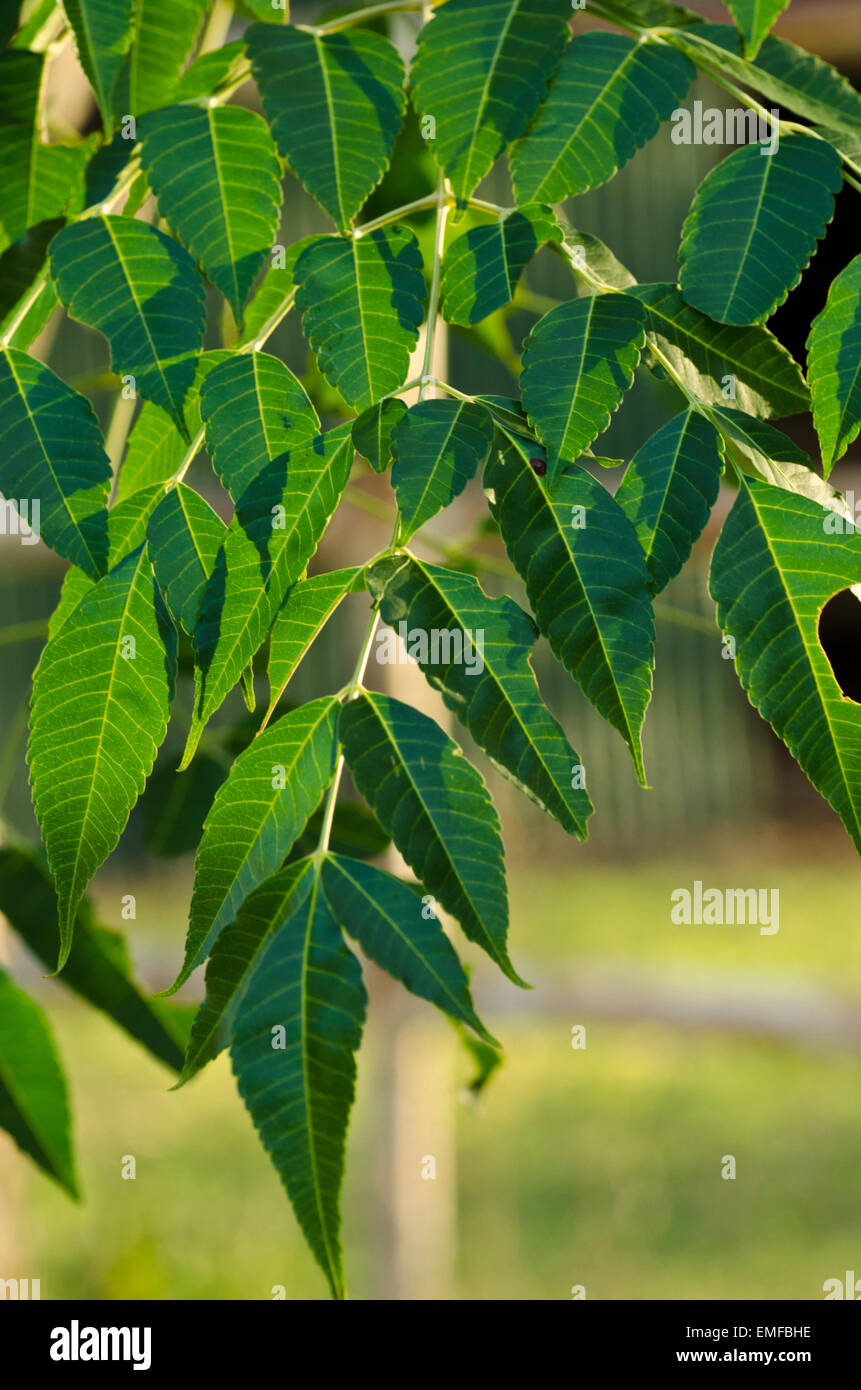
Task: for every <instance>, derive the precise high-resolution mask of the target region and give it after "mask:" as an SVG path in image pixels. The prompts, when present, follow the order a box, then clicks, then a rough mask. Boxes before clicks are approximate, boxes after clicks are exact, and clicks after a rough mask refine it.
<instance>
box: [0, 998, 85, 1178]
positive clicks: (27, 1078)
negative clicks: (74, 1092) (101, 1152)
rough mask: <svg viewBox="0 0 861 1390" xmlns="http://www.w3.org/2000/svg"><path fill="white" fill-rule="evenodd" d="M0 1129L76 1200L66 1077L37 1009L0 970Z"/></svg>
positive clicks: (52, 1040)
mask: <svg viewBox="0 0 861 1390" xmlns="http://www.w3.org/2000/svg"><path fill="white" fill-rule="evenodd" d="M0 1129H5V1130H6V1132H7V1133H8V1134H11V1136H12V1138H13V1139H14V1140H15V1143H16V1144H17V1145H18V1147H19V1149H21V1150H22V1152H24V1153H25V1154H27V1155H28V1156H29V1157H30V1158H32V1159H34V1160H35V1162H36V1163H38V1165H39V1167H40V1168H41V1169H43V1171H44V1172H46V1173H47V1174H48V1176H49V1177H52V1178H54V1180H55V1181H56V1182H58V1183H59V1184H60V1186H61V1187H62V1188H65V1190H66V1192H68V1194H69V1196H70V1197H74V1198H75V1199H77V1198H78V1196H79V1192H78V1179H77V1176H76V1174H75V1159H74V1155H73V1153H72V1132H71V1131H72V1122H71V1116H70V1114H69V1097H68V1093H67V1091H66V1079H65V1076H64V1075H63V1068H62V1065H61V1063H60V1058H59V1056H58V1055H57V1048H56V1045H55V1043H54V1039H53V1037H52V1035H51V1030H50V1028H49V1027H48V1021H47V1019H46V1018H45V1015H44V1014H43V1013H42V1010H41V1009H40V1008H39V1006H38V1005H37V1004H35V1003H34V1002H33V1000H32V999H31V998H30V997H29V995H26V994H25V993H24V991H23V990H21V989H18V988H17V987H16V986H15V985H14V984H13V983H12V981H11V980H10V978H9V976H8V975H7V974H6V972H5V970H0Z"/></svg>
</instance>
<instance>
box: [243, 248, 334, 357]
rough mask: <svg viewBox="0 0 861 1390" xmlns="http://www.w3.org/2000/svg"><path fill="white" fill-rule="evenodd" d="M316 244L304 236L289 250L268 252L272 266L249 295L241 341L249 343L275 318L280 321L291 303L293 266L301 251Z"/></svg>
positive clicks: (274, 249) (275, 249) (279, 249)
mask: <svg viewBox="0 0 861 1390" xmlns="http://www.w3.org/2000/svg"><path fill="white" fill-rule="evenodd" d="M316 240H317V237H316V236H305V237H302V238H301V240H300V241H294V243H293V245H292V246H287V247H284V246H281V245H278V244H276V245H275V246H273V248H272V263H271V265H270V266H269V269H268V270H267V271H266V274H265V275H264V276H263V279H262V280H261V281H260V284H259V286H258V288H257V289H256V290H255V291H254V294H253V295H252V297H251V299H250V301H249V304H248V308H247V309H246V310H245V316H244V318H243V320H242V332H243V338H244V340H245V341H246V342H249V343H251V342H253V341H254V339H255V338H256V337H258V335H259V334H260V333H261V332H262V331H263V330H264V328H265V327H266V326H267V325H268V324H269V323H270V321H271V320H272V319H273V317H274V316H275V315H276V314H277V315H279V316H280V317H282V318H283V316H284V314H285V313H286V309H285V305H287V306H288V307H289V304H290V303H291V302H292V301H291V300H290V295H291V294H292V292H293V288H294V285H293V271H294V268H295V266H296V262H297V261H298V259H299V257H300V256H301V254H302V252H303V251H304V250H305V247H306V246H311V245H313V243H314V242H315V241H316Z"/></svg>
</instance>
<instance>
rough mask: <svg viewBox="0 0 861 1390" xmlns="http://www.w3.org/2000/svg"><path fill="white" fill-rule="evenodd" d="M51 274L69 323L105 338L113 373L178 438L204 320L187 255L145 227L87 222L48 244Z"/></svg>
mask: <svg viewBox="0 0 861 1390" xmlns="http://www.w3.org/2000/svg"><path fill="white" fill-rule="evenodd" d="M51 274H52V275H53V277H54V280H55V282H56V285H57V293H58V295H59V296H60V299H61V301H62V302H63V304H65V305H66V308H67V309H68V310H69V313H70V314H71V315H72V317H73V318H76V319H78V320H79V321H80V322H81V323H85V324H86V325H87V327H88V328H97V329H99V331H100V332H101V333H103V334H104V335H105V337H106V338H107V340H108V342H109V343H110V346H111V362H112V365H113V368H114V371H116V372H117V373H119V374H126V373H128V374H130V375H132V376H133V377H134V378H135V387H136V390H137V392H138V394H139V395H141V396H144V397H145V398H147V399H149V400H152V401H154V402H155V403H156V405H160V406H161V407H162V409H163V410H166V411H167V413H168V415H170V416H171V418H172V419H173V420H174V421H175V423H176V425H177V428H178V429H179V431H180V433H181V434H182V435H183V437H186V424H185V418H184V416H183V413H182V407H183V401H184V400H185V397H186V394H187V392H188V390H189V387H190V386H191V384H192V381H193V379H194V370H195V362H194V358H193V357H192V356H191V354H192V353H195V352H197V350H198V349H199V348H200V345H201V340H202V338H203V329H204V323H205V317H206V311H205V297H204V290H203V282H202V281H201V279H200V276H199V275H198V273H197V270H196V268H195V265H194V261H193V260H192V259H191V257H190V256H189V254H188V252H187V251H185V250H184V249H183V248H182V247H181V246H180V245H178V243H177V242H175V241H174V239H173V237H169V236H165V234H164V233H163V232H159V231H158V230H157V229H156V228H155V227H151V226H150V225H149V223H147V222H139V221H137V220H136V219H135V218H126V217H92V218H87V220H86V221H84V222H78V223H76V224H75V225H74V226H71V227H66V228H64V230H63V231H62V232H60V234H59V235H58V236H56V237H55V238H54V240H53V241H52V243H51Z"/></svg>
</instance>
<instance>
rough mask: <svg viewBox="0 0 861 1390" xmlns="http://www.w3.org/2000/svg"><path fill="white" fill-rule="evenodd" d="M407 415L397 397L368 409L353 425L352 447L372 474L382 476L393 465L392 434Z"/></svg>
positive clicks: (391, 397)
mask: <svg viewBox="0 0 861 1390" xmlns="http://www.w3.org/2000/svg"><path fill="white" fill-rule="evenodd" d="M406 413H407V407H406V406H405V405H404V403H403V401H402V400H399V398H398V397H397V396H390V397H388V398H387V399H386V400H384V401H380V402H379V404H378V405H372V406H369V408H368V409H367V410H365V411H363V412H362V414H361V415H360V416H359V417H358V419H356V420H354V421H353V444H354V445H355V447H356V452H357V453H359V454H361V455H362V458H366V459H367V460H368V463H369V464H370V465H371V467H372V468H373V470H374V472H375V473H385V471H386V469H387V468H388V466H389V464H390V463H391V461H392V431H393V429H394V428H395V425H396V424H397V423H398V421H399V420H402V419H403V417H404V416H405V415H406Z"/></svg>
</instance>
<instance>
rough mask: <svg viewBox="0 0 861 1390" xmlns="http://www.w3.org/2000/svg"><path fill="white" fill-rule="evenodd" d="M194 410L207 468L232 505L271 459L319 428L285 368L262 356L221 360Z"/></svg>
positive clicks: (254, 354) (301, 391)
mask: <svg viewBox="0 0 861 1390" xmlns="http://www.w3.org/2000/svg"><path fill="white" fill-rule="evenodd" d="M200 406H201V412H202V414H203V419H204V420H205V421H206V447H207V449H208V450H209V452H210V454H211V455H212V462H213V466H214V468H215V471H216V473H217V474H218V476H219V478H220V479H221V481H222V483H223V484H224V486H225V487H226V488H227V490H228V492H229V493H230V495H231V497H232V498H233V500H234V502H235V503H236V504H237V506H238V505H240V503H241V500H242V496H243V494H244V492H245V491H246V489H247V488H248V486H249V485H250V484H251V483H253V482H254V479H255V478H257V477H258V476H259V475H260V474H261V473H262V472H263V470H264V469H265V468H266V465H267V464H268V463H270V462H271V461H272V459H274V458H277V457H278V456H279V455H280V454H283V453H285V452H286V451H287V450H289V449H292V448H294V447H295V446H296V445H297V444H305V443H307V442H308V441H309V440H311V439H313V438H314V436H315V435H316V434H317V432H318V431H319V429H320V421H319V419H318V417H317V412H316V410H315V409H314V407H313V405H312V404H311V402H310V401H309V399H308V397H307V396H306V394H305V391H304V389H303V387H302V386H301V384H300V383H299V382H298V381H297V379H296V377H295V376H294V375H293V373H292V372H291V371H290V369H289V367H285V366H284V363H283V362H281V361H279V359H278V358H277V357H270V356H269V355H268V353H265V352H248V353H236V354H234V355H232V356H231V357H229V358H228V359H227V361H225V362H222V363H221V364H220V365H219V366H218V367H216V369H215V370H214V371H213V372H212V373H210V375H208V376H207V378H206V380H205V382H204V384H203V388H202V391H201V398H200Z"/></svg>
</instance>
